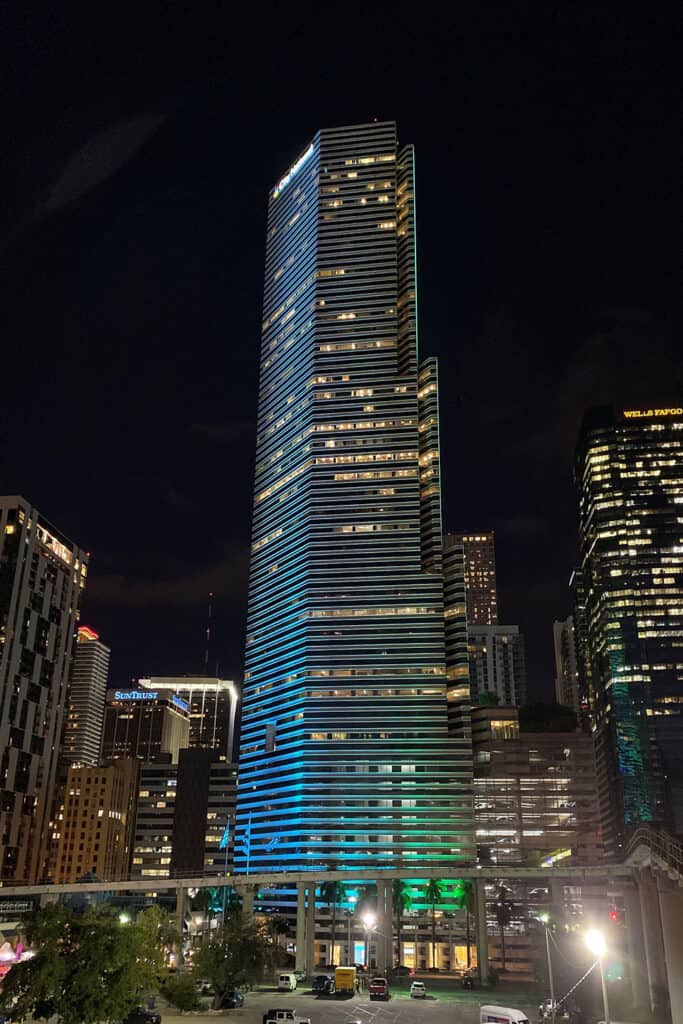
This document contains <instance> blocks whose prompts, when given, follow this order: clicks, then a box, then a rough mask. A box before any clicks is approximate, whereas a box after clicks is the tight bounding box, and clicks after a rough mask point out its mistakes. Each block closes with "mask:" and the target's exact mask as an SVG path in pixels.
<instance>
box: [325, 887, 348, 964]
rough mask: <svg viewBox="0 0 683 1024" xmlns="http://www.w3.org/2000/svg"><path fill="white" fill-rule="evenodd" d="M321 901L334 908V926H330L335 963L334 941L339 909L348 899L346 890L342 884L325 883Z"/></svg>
mask: <svg viewBox="0 0 683 1024" xmlns="http://www.w3.org/2000/svg"><path fill="white" fill-rule="evenodd" d="M320 899H321V900H322V902H323V903H326V904H327V906H328V907H331V908H332V924H331V926H330V945H331V958H330V964H331V963H332V962H333V961H334V940H335V936H336V930H337V927H336V926H337V907H338V906H339V904H340V903H343V902H344V900H345V899H346V889H345V888H344V886H343V885H342V883H341V882H325V883H324V885H321V886H320Z"/></svg>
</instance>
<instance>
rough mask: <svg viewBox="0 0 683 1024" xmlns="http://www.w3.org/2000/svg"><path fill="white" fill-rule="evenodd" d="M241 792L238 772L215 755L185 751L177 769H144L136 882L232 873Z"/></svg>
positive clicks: (135, 856) (165, 766)
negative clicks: (234, 838)
mask: <svg viewBox="0 0 683 1024" xmlns="http://www.w3.org/2000/svg"><path fill="white" fill-rule="evenodd" d="M236 791H237V768H236V766H235V765H233V764H228V763H226V762H225V761H223V760H221V759H220V758H219V757H218V755H217V754H216V752H215V751H213V750H202V749H197V748H192V749H188V750H181V751H180V758H179V761H178V764H176V765H174V764H171V763H170V760H169V761H168V762H167V763H161V762H157V763H156V764H147V765H143V766H142V767H141V769H140V785H139V790H138V797H137V817H136V821H135V838H134V847H133V864H132V872H131V874H132V877H134V878H136V877H137V878H145V877H147V878H154V877H156V878H159V877H163V876H168V875H170V874H171V873H173V874H184V875H190V874H192V875H197V876H202V875H222V874H226V873H230V872H231V871H232V864H233V860H232V852H233V851H232V840H233V835H232V832H233V829H234V818H235V799H236Z"/></svg>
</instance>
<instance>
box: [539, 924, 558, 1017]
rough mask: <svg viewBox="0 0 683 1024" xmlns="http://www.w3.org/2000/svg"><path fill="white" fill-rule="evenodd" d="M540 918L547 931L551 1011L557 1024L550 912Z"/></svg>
mask: <svg viewBox="0 0 683 1024" xmlns="http://www.w3.org/2000/svg"><path fill="white" fill-rule="evenodd" d="M538 920H539V921H540V922H541V924H542V925H543V931H544V932H545V953H546V957H547V958H548V983H549V985H550V1012H551V1015H552V1016H551V1018H550V1019H551V1020H552V1024H555V984H554V982H553V965H552V961H551V959H550V932H549V929H548V922H549V921H550V914H548V913H543V914H539V915H538Z"/></svg>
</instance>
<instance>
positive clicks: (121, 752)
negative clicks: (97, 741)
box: [102, 690, 190, 764]
mask: <svg viewBox="0 0 683 1024" xmlns="http://www.w3.org/2000/svg"><path fill="white" fill-rule="evenodd" d="M188 715H189V707H188V705H187V704H186V703H185V701H184V700H182V699H181V698H180V697H178V696H177V695H176V694H171V695H170V696H169V697H162V696H161V695H160V694H159V693H157V692H156V691H154V690H107V702H106V704H105V708H104V729H103V733H102V757H103V758H105V759H106V760H111V759H112V758H115V757H135V758H137V759H138V760H140V761H156V760H157V759H159V758H161V760H166V758H165V757H164V755H165V754H170V755H171V761H172V762H173V763H174V764H175V763H176V762H177V761H178V757H179V754H180V751H181V750H183V749H184V748H185V747H188V746H189V745H190V720H189V717H188Z"/></svg>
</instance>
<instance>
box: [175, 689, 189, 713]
mask: <svg viewBox="0 0 683 1024" xmlns="http://www.w3.org/2000/svg"><path fill="white" fill-rule="evenodd" d="M171 704H175V706H176V707H177V708H180V710H181V711H189V710H190V705H189V704H188V703H187V701H185V700H182V699H181V698H180V697H178V695H177V694H175V693H174V694H173V696H172V697H171Z"/></svg>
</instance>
